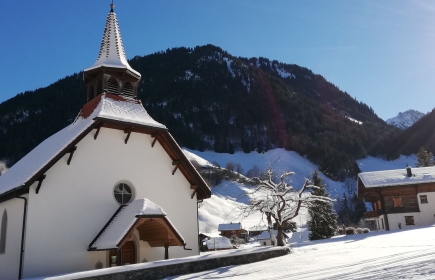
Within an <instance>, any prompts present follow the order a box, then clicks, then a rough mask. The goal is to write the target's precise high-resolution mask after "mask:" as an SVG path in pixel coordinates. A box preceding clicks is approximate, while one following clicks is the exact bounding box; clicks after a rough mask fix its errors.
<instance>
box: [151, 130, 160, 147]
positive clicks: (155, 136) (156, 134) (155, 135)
mask: <svg viewBox="0 0 435 280" xmlns="http://www.w3.org/2000/svg"><path fill="white" fill-rule="evenodd" d="M159 134H160V133H159V132H155V133H152V134H151V137H153V138H154V140H153V143H152V144H151V147H152V148H154V145H155V144H156V141H157V136H158V135H159Z"/></svg>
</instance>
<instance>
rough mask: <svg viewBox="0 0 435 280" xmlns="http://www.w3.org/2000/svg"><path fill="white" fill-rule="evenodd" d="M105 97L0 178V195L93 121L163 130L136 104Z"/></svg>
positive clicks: (53, 156)
mask: <svg viewBox="0 0 435 280" xmlns="http://www.w3.org/2000/svg"><path fill="white" fill-rule="evenodd" d="M109 96H110V95H108V96H106V95H101V96H100V98H98V97H96V98H95V100H96V101H97V102H98V101H99V102H98V103H97V105H96V107H95V108H94V109H93V110H92V113H91V114H90V115H89V116H83V115H82V113H81V114H80V115H79V117H78V118H77V119H76V120H75V121H74V122H73V123H72V124H70V125H69V126H67V127H65V128H64V129H62V130H60V131H59V132H57V133H55V134H53V135H52V136H50V137H49V138H47V139H46V140H44V141H43V142H42V143H41V144H39V145H38V146H37V147H36V148H35V149H33V150H32V151H31V152H30V153H28V154H27V155H26V156H24V157H23V158H22V159H21V160H19V161H18V162H17V163H15V164H14V165H13V166H12V167H11V168H10V169H9V170H8V171H6V172H5V173H4V174H3V175H2V176H0V195H2V194H5V193H7V192H11V191H13V190H14V189H18V188H21V187H23V186H24V185H25V184H26V183H27V182H28V181H30V180H31V179H32V178H33V177H34V176H35V175H36V174H37V173H38V172H39V171H40V170H41V169H43V167H45V166H46V165H48V164H49V163H50V162H51V161H52V160H56V157H57V156H58V155H59V154H61V153H62V151H64V150H65V148H67V147H68V146H69V145H70V144H71V143H73V142H74V140H76V139H78V138H79V137H80V136H81V135H82V134H87V133H88V132H89V131H90V130H92V129H93V128H94V126H95V125H94V124H95V122H96V119H103V120H115V121H123V122H128V123H131V124H137V125H142V126H147V127H154V128H158V129H164V130H166V127H165V126H164V125H162V124H160V123H158V122H156V121H155V120H153V119H152V118H151V117H150V116H149V115H148V113H147V112H146V110H145V108H144V107H143V106H142V104H141V103H140V102H139V101H136V100H128V99H124V100H123V101H122V100H115V99H112V98H110V97H109ZM88 104H89V103H88ZM85 107H86V105H85V106H84V108H85ZM62 156H63V154H62ZM56 161H57V160H56Z"/></svg>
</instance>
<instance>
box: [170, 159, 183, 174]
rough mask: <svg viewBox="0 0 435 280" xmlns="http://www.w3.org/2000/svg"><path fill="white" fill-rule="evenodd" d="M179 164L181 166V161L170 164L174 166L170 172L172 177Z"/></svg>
mask: <svg viewBox="0 0 435 280" xmlns="http://www.w3.org/2000/svg"><path fill="white" fill-rule="evenodd" d="M180 164H181V160H174V161H173V162H172V165H175V168H174V170H172V175H174V174H175V171H177V169H178V166H179V165H180Z"/></svg>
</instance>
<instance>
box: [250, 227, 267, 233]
mask: <svg viewBox="0 0 435 280" xmlns="http://www.w3.org/2000/svg"><path fill="white" fill-rule="evenodd" d="M265 230H267V226H259V225H257V226H253V227H251V228H250V229H249V236H257V235H260V234H261V233H262V232H263V231H265Z"/></svg>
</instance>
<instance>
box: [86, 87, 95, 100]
mask: <svg viewBox="0 0 435 280" xmlns="http://www.w3.org/2000/svg"><path fill="white" fill-rule="evenodd" d="M94 97H95V90H94V85H91V86H90V87H89V91H88V100H91V99H92V98H94Z"/></svg>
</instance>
